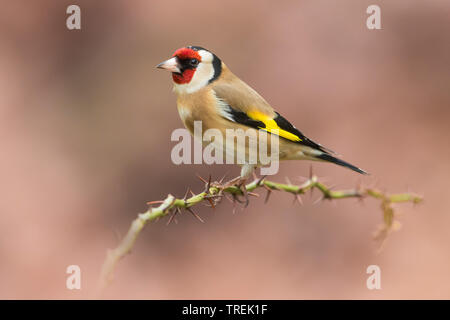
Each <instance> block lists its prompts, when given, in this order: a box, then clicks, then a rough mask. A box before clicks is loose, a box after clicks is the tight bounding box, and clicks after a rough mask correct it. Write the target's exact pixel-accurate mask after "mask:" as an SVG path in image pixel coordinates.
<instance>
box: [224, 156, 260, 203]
mask: <svg viewBox="0 0 450 320" xmlns="http://www.w3.org/2000/svg"><path fill="white" fill-rule="evenodd" d="M254 169H255V166H254V165H250V164H244V165H243V166H242V168H241V175H240V176H239V177H236V178H234V179H231V180H230V181H228V182H226V183H225V184H224V185H223V187H224V188H227V187H231V186H235V187H237V188H239V190H241V193H242V195H243V196H244V198H245V201H240V200H239V199H238V198H237V196H236V195H234V196H233V197H234V199H235V200H236V201H238V202H240V203H244V204H245V207H247V206H248V203H249V200H248V192H247V189H246V188H245V184H246V182H247V180H248V177H249V176H250V175H251V174H252V172H253V170H254Z"/></svg>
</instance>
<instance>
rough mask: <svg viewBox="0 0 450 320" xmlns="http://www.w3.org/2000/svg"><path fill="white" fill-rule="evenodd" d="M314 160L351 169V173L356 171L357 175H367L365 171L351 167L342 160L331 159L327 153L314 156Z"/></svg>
mask: <svg viewBox="0 0 450 320" xmlns="http://www.w3.org/2000/svg"><path fill="white" fill-rule="evenodd" d="M315 158H317V159H320V160H324V161H328V162H332V163H335V164H337V165H340V166H343V167H346V168H349V169H351V170H353V171H356V172H358V173H361V174H368V173H367V172H366V171H364V170H363V169H361V168H358V167H355V166H354V165H352V164H350V163H348V162H345V161H344V160H341V159H338V158H336V157H333V156H332V155H330V154H328V153H322V154H320V155H316V156H315Z"/></svg>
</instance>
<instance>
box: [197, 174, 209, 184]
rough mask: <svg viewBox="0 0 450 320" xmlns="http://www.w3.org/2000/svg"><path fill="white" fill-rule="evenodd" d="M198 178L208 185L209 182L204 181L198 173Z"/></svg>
mask: <svg viewBox="0 0 450 320" xmlns="http://www.w3.org/2000/svg"><path fill="white" fill-rule="evenodd" d="M195 175H196V176H197V178H199V179H200V180H201V181H203V182H204V183H208V181H206V180H205V179H203V178H202V177H201V176H200V175H199V174H198V173H196V174H195Z"/></svg>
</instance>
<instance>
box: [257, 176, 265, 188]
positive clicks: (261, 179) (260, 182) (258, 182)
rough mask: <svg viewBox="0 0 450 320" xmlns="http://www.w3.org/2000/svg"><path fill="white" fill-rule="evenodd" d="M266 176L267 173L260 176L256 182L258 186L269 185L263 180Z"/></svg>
mask: <svg viewBox="0 0 450 320" xmlns="http://www.w3.org/2000/svg"><path fill="white" fill-rule="evenodd" d="M266 177H267V175H265V176H261V178H259V179H258V181H257V182H256V185H257V186H260V185H263V186H264V187H267V186H266V185H265V184H263V181H264V179H265V178H266Z"/></svg>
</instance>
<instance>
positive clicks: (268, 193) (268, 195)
mask: <svg viewBox="0 0 450 320" xmlns="http://www.w3.org/2000/svg"><path fill="white" fill-rule="evenodd" d="M271 193H272V190H270V188H267V193H266V198H265V199H264V203H267V201H269V198H270V194H271Z"/></svg>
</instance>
